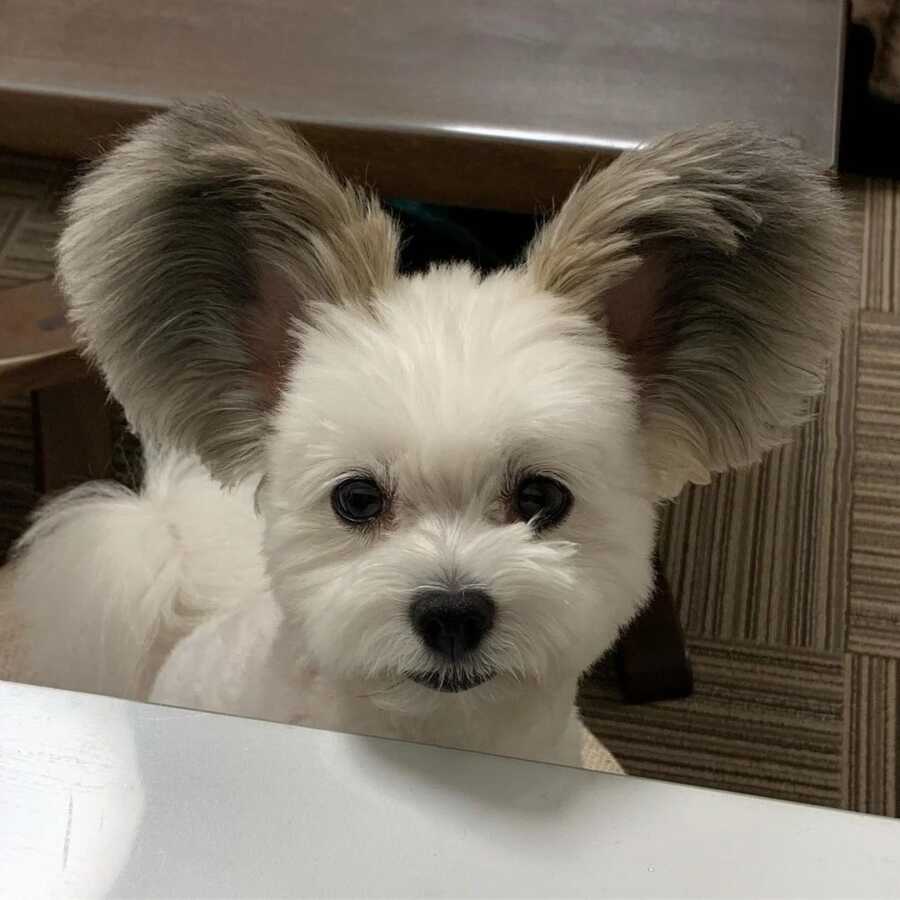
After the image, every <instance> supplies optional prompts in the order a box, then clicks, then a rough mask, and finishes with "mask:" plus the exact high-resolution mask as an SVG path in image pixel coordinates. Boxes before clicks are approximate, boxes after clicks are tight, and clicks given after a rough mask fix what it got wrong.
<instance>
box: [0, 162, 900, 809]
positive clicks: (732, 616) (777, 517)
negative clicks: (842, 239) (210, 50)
mask: <svg viewBox="0 0 900 900" xmlns="http://www.w3.org/2000/svg"><path fill="white" fill-rule="evenodd" d="M65 175H66V172H65V170H64V169H62V168H60V167H58V166H56V165H54V164H48V163H42V162H38V161H28V160H22V159H12V158H5V159H4V158H2V157H0V288H2V287H3V286H8V285H13V284H18V283H21V282H23V281H26V280H29V279H33V278H39V277H43V276H44V275H45V274H46V273H48V272H49V270H50V265H51V260H50V247H51V244H52V238H53V235H54V234H55V232H56V221H57V220H56V216H55V214H54V208H55V202H56V198H57V197H58V193H59V187H60V185H61V184H62V183H63V180H64V178H65ZM845 192H846V195H847V198H848V200H849V203H850V207H851V211H852V216H851V218H852V222H851V225H850V227H851V228H852V230H853V240H854V241H855V242H856V245H857V246H858V249H859V260H860V267H859V309H858V311H857V312H856V313H855V314H854V316H853V321H852V323H851V327H850V328H849V329H848V331H847V334H846V337H845V340H844V343H843V347H842V350H841V353H840V356H839V358H838V359H837V360H836V362H835V365H834V367H833V370H832V373H831V377H830V380H829V384H828V390H827V392H826V394H825V396H824V397H823V398H822V400H821V401H820V403H819V404H818V406H817V415H816V417H815V418H814V419H813V421H812V422H811V423H810V424H809V425H807V426H806V427H805V428H804V429H802V431H801V432H800V433H799V434H798V435H797V438H796V439H795V440H794V441H793V442H792V443H791V444H789V445H787V446H785V447H783V448H781V449H780V450H778V451H776V452H774V453H772V454H770V455H769V457H768V458H767V459H766V460H765V462H764V463H763V464H762V465H759V466H757V467H755V468H752V469H749V470H747V471H744V472H739V473H731V474H728V475H724V476H722V477H720V478H717V479H715V480H714V481H713V483H712V484H710V485H708V486H705V487H693V488H690V489H688V490H686V491H685V492H684V493H683V494H682V496H681V497H679V499H678V500H677V501H676V502H674V503H672V504H670V505H669V506H668V507H667V508H666V509H665V510H664V512H663V516H662V522H661V548H662V553H663V558H664V561H665V565H666V569H667V572H668V575H669V578H670V580H671V584H672V587H673V590H674V593H675V595H676V598H677V600H678V602H679V604H680V612H681V617H682V621H683V623H684V626H685V629H686V631H687V634H688V638H689V644H690V650H691V654H692V659H693V664H694V668H695V681H696V691H695V694H694V696H693V697H691V698H690V699H689V700H685V701H678V702H671V703H660V704H655V705H651V706H626V705H624V704H622V703H621V702H620V700H619V698H618V695H617V692H616V688H615V684H614V683H613V682H612V681H611V680H610V679H609V678H608V677H606V676H604V675H603V674H602V673H598V674H596V675H593V676H591V677H590V678H588V679H587V680H586V682H585V684H584V686H583V690H582V693H581V706H582V710H583V713H584V716H585V718H586V721H587V722H588V724H589V726H590V727H591V729H592V730H593V731H594V732H595V733H596V734H597V735H598V736H599V737H600V738H601V739H602V740H603V741H604V743H606V744H607V745H608V746H609V747H610V749H611V750H613V752H614V753H616V754H617V756H618V757H619V758H620V760H621V761H622V763H623V765H624V766H625V768H626V769H627V770H628V771H629V772H632V773H633V774H639V775H646V776H651V777H658V778H664V779H668V780H673V781H680V782H685V783H690V784H698V785H706V786H709V787H717V788H724V789H729V790H739V791H744V792H749V793H755V794H761V795H765V796H769V797H777V798H782V799H788V800H800V801H804V802H810V803H816V804H821V805H824V806H833V807H845V808H850V809H856V810H860V811H865V812H871V813H879V814H883V815H891V816H896V815H898V813H900V807H898V803H900V798H898V789H900V777H898V766H900V755H898V714H897V710H898V700H900V672H898V670H900V249H898V244H900V189H898V184H897V183H895V182H891V181H884V180H877V179H870V180H868V181H861V180H860V181H848V182H847V183H846V184H845ZM0 314H2V307H0ZM34 476H35V472H34V464H33V437H32V434H31V415H30V406H29V403H28V401H27V399H26V398H22V399H20V400H17V401H12V402H8V403H5V404H2V405H0V553H2V551H3V549H4V548H5V546H8V544H9V542H10V540H12V538H13V536H14V535H15V534H16V533H17V532H18V530H19V529H20V528H21V526H22V522H23V517H24V515H25V514H26V512H27V510H28V509H29V508H30V506H31V505H32V504H33V502H34V500H35V496H34V489H33V484H34Z"/></svg>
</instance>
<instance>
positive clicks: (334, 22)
mask: <svg viewBox="0 0 900 900" xmlns="http://www.w3.org/2000/svg"><path fill="white" fill-rule="evenodd" d="M843 23H844V3H843V2H842V0H792V2H790V3H784V2H781V0H758V2H753V3H748V2H745V0H678V2H676V0H604V2H599V0H493V2H490V3H488V2H483V0H456V2H453V3H441V4H439V3H427V2H423V0H385V2H377V3H376V2H363V0H341V2H325V0H267V2H259V0H217V2H215V3H213V2H209V0H206V2H199V0H159V2H154V3H147V4H132V3H120V2H115V0H5V2H3V3H2V4H0V47H2V48H3V50H2V52H0V146H5V147H7V148H10V149H14V150H19V151H25V152H31V153H45V154H53V155H62V156H90V155H93V154H95V153H96V152H97V149H98V148H99V147H100V146H102V145H103V144H104V142H105V141H107V140H108V138H109V136H110V134H111V133H114V132H115V131H116V130H117V129H118V128H120V127H121V126H123V125H126V124H128V123H130V122H133V121H134V120H135V119H136V118H139V117H140V116H142V115H144V114H146V112H147V111H148V110H149V109H156V108H160V107H162V106H164V105H166V104H167V103H168V102H170V101H171V99H172V98H174V97H197V96H202V95H205V94H209V93H211V92H213V93H220V94H227V95H230V96H233V97H235V98H236V99H238V100H241V101H244V102H246V103H248V104H252V105H254V106H257V107H259V108H262V109H264V110H266V111H268V112H271V113H274V114H276V115H278V116H279V117H281V118H283V119H285V120H287V121H290V122H292V123H294V124H296V125H297V126H298V127H301V128H302V129H303V131H304V133H306V134H307V135H308V136H309V137H310V138H311V140H312V141H313V143H314V144H316V145H317V146H318V147H319V148H320V149H322V150H323V151H324V152H326V153H327V155H328V156H329V157H330V158H331V160H332V162H333V163H334V164H335V165H336V166H337V167H338V168H339V169H341V170H343V171H345V172H346V174H349V175H353V176H356V177H359V176H360V175H363V176H365V179H366V180H367V181H368V182H369V183H370V184H372V185H373V186H375V187H377V188H379V189H380V190H381V191H382V192H384V193H385V194H388V195H395V196H407V197H415V198H417V199H422V200H434V201H440V202H455V203H463V204H475V205H483V206H488V205H490V206H495V207H498V208H507V209H521V210H529V211H530V210H533V209H534V208H535V206H541V205H546V204H548V203H549V202H551V201H552V200H553V199H554V198H558V197H559V195H560V194H561V193H563V192H564V191H565V190H566V189H567V188H568V187H569V186H570V185H571V183H572V181H573V180H574V178H575V177H576V175H577V173H578V171H579V170H580V169H581V168H582V166H583V165H584V164H585V162H586V161H587V160H588V159H590V158H591V157H592V156H594V155H597V154H599V155H600V156H609V155H612V154H615V153H617V152H619V151H620V150H621V149H622V148H624V147H628V146H632V145H633V144H634V143H636V142H639V141H642V140H646V139H648V138H650V137H652V136H654V135H656V134H659V133H661V132H664V131H667V130H671V129H674V128H680V127H685V126H688V125H693V124H697V123H708V122H712V121H720V120H723V119H740V120H753V121H756V122H758V123H759V124H761V125H762V126H764V127H765V128H767V129H768V130H770V131H772V132H775V133H778V134H782V135H789V136H791V137H793V138H794V139H796V141H797V142H798V143H800V144H802V145H803V146H804V147H805V148H806V149H807V150H808V151H809V152H810V153H812V154H813V155H815V156H817V157H818V158H820V159H821V160H822V161H823V163H824V164H825V165H831V164H832V163H833V162H834V158H835V143H836V134H837V109H838V100H839V85H840V62H839V60H840V53H841V47H842V39H843Z"/></svg>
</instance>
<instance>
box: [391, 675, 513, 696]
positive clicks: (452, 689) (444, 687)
mask: <svg viewBox="0 0 900 900" xmlns="http://www.w3.org/2000/svg"><path fill="white" fill-rule="evenodd" d="M496 674H497V673H496V672H482V673H478V674H475V673H472V672H441V671H434V672H411V673H410V674H408V675H407V676H406V677H407V678H409V680H410V681H414V682H415V683H416V684H420V685H422V687H427V688H431V690H433V691H441V692H442V693H444V694H458V693H460V692H461V691H470V690H472V688H476V687H478V685H480V684H484V683H485V682H486V681H490V680H491V679H492V678H493V677H494V676H495V675H496Z"/></svg>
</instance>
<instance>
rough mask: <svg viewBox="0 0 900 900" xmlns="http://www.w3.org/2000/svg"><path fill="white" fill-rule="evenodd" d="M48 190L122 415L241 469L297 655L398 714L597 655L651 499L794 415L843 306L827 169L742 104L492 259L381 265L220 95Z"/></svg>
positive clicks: (154, 436)
mask: <svg viewBox="0 0 900 900" xmlns="http://www.w3.org/2000/svg"><path fill="white" fill-rule="evenodd" d="M148 173H150V174H148ZM68 217H69V218H68V225H67V228H66V231H65V233H64V235H63V238H62V240H61V242H60V274H61V277H62V281H63V285H64V287H65V289H66V292H67V294H68V296H69V299H70V310H71V314H72V317H73V319H74V320H75V322H76V323H77V324H78V326H79V329H80V333H81V336H82V338H83V339H84V341H85V343H86V344H87V346H88V348H89V349H90V350H91V352H92V353H93V354H94V355H95V356H96V357H97V359H98V360H99V362H100V364H101V366H102V367H103V369H104V372H105V374H106V376H107V379H108V381H109V384H110V387H111V389H112V391H113V393H115V394H116V395H117V396H118V398H119V399H120V400H121V401H122V403H123V405H124V406H125V409H126V412H127V413H128V415H129V419H130V421H131V422H132V424H133V425H134V426H135V427H136V428H137V430H138V431H139V432H140V433H141V434H142V436H144V437H145V438H148V439H151V440H154V441H161V442H164V443H168V444H174V445H176V446H180V447H182V448H184V449H185V450H189V451H192V452H196V453H198V454H199V455H200V456H201V457H202V458H203V459H204V461H205V462H206V463H207V465H208V466H209V468H210V470H211V472H212V473H213V474H214V475H215V476H216V477H218V478H220V479H221V480H222V481H223V482H224V483H233V482H235V481H237V480H240V479H243V478H248V477H253V478H259V477H260V476H265V477H264V480H263V484H262V487H261V490H260V492H259V509H260V513H261V514H262V515H263V516H264V517H265V522H266V546H265V553H266V557H267V563H268V566H269V571H270V575H271V579H272V586H273V589H274V592H275V595H276V597H277V598H278V600H279V601H280V602H281V604H282V606H283V607H284V609H285V612H286V616H287V629H288V634H289V636H290V637H291V640H292V641H293V645H294V646H295V647H296V652H297V654H298V656H302V657H303V659H304V660H305V661H306V662H309V661H312V662H313V663H314V664H315V665H316V666H318V667H319V668H320V669H322V670H323V671H326V672H328V673H329V674H330V675H331V676H332V677H334V678H340V679H343V680H346V681H350V682H352V683H353V684H354V685H356V687H357V689H358V692H359V693H362V694H368V695H371V696H372V697H373V698H374V699H377V700H378V702H380V703H383V704H384V705H388V706H393V707H395V708H396V709H398V710H404V711H406V712H411V713H414V714H423V713H428V712H429V711H433V710H435V709H439V708H440V706H439V705H440V704H441V703H444V702H447V703H450V702H453V703H472V704H474V703H480V702H488V701H491V702H494V701H497V700H502V698H504V697H508V696H510V695H511V693H513V692H515V691H522V690H529V689H532V688H533V687H534V686H535V685H536V684H541V683H547V682H552V681H553V680H555V679H560V678H572V677H574V676H575V675H577V673H579V672H580V671H582V670H583V669H584V668H585V667H586V666H587V665H588V664H589V663H590V662H591V661H592V660H593V659H594V658H596V657H597V656H598V655H600V653H601V652H602V651H603V650H604V649H605V648H606V647H607V646H608V645H609V644H610V643H611V642H612V640H613V639H614V637H615V636H616V633H617V630H618V629H619V628H620V627H621V626H622V625H624V624H625V623H626V622H627V621H628V619H629V618H630V617H631V616H632V615H633V614H634V612H635V611H636V610H637V608H638V606H639V604H640V602H641V600H642V599H643V598H644V597H645V596H646V594H647V591H648V589H649V585H650V562H649V560H650V554H651V548H652V538H653V504H654V502H655V501H656V500H657V499H659V498H662V497H666V496H672V495H674V494H675V493H677V491H678V490H679V489H680V488H681V486H682V485H683V484H684V483H685V482H686V481H689V480H694V481H702V480H705V479H706V478H708V475H709V473H710V472H713V471H717V470H721V469H724V468H727V467H728V466H733V465H739V464H742V463H746V462H750V461H753V460H755V459H756V458H758V457H759V455H760V454H761V453H762V452H763V451H764V450H765V449H767V448H768V447H770V446H772V445H773V444H774V443H776V442H777V441H778V440H779V439H781V438H782V436H783V434H784V432H785V430H786V429H787V428H789V427H790V426H791V425H793V424H794V423H795V422H797V421H799V420H800V419H801V418H802V416H803V413H804V411H805V408H806V399H807V398H808V396H809V395H810V394H812V393H814V392H815V391H816V390H817V389H818V387H819V384H820V377H821V374H822V371H823V368H824V366H825V363H826V361H827V359H828V357H829V354H830V350H831V347H832V346H833V344H834V342H835V340H836V337H837V334H838V332H839V324H840V320H841V318H842V311H843V307H844V305H845V298H844V297H843V296H842V290H843V282H842V277H841V276H842V274H843V272H844V271H845V269H844V266H843V262H842V259H843V252H842V251H843V240H842V234H841V232H842V228H841V219H840V215H839V205H838V204H837V202H836V201H835V199H834V197H833V196H832V194H831V192H830V190H829V188H828V186H827V184H826V183H825V182H824V181H823V180H822V179H821V178H820V177H819V176H818V175H817V174H816V173H815V172H814V170H812V169H811V168H810V167H809V165H808V164H807V163H806V162H805V161H804V160H803V159H802V158H801V157H799V156H798V155H797V154H796V153H795V152H794V151H792V150H790V149H789V148H786V147H784V146H782V145H780V144H778V143H777V142H774V141H770V140H768V139H766V138H764V137H763V136H761V135H760V134H758V133H757V132H755V131H752V130H748V129H742V128H722V129H706V130H701V131H695V132H687V133H684V134H682V135H675V136H672V137H670V138H668V139H666V140H664V141H661V142H660V143H658V144H656V145H654V146H652V147H649V148H646V149H643V150H639V151H635V152H633V153H630V154H626V155H624V156H622V157H621V158H620V159H619V160H617V161H616V162H615V163H613V164H612V165H611V166H610V167H609V168H608V169H606V170H605V171H602V172H598V173H596V174H594V175H593V176H592V177H590V178H588V179H586V180H585V181H583V182H582V183H581V184H580V185H579V186H577V187H576V188H575V190H574V191H573V193H572V195H571V196H570V197H569V199H568V200H567V201H566V203H565V204H564V205H563V207H562V208H561V209H560V211H559V213H558V215H557V216H556V217H555V218H553V219H552V220H551V221H550V222H548V223H547V224H546V225H545V226H544V228H543V229H542V230H541V232H540V233H539V234H538V236H537V238H536V239H535V241H534V243H533V244H532V246H531V247H530V248H529V250H528V252H527V253H526V255H525V256H524V258H523V261H522V265H521V266H520V267H519V268H517V269H515V270H509V271H504V272H500V273H497V274H494V275H491V276H488V277H481V276H477V275H476V274H474V273H473V272H472V271H471V270H469V269H468V268H466V267H464V266H456V267H450V268H445V269H435V270H433V271H431V272H430V273H428V274H425V275H422V276H418V277H414V278H401V277H400V276H399V275H398V274H397V251H398V235H397V233H396V229H395V226H394V224H393V223H392V221H391V220H390V219H389V218H388V217H387V216H386V215H385V214H384V212H383V211H382V210H381V209H380V208H379V207H378V206H377V204H375V203H374V202H373V201H371V200H369V199H368V198H367V197H365V196H364V195H363V194H361V193H360V192H358V191H355V190H353V189H352V188H349V187H347V186H345V185H343V184H342V183H340V182H339V181H338V180H337V179H336V178H335V177H334V176H333V175H332V174H331V173H330V172H329V171H328V170H327V169H325V168H324V166H322V164H321V163H320V162H319V161H318V160H317V159H316V158H315V156H314V155H313V154H312V152H311V151H310V150H309V148H308V147H306V146H305V145H303V144H301V143H299V142H298V141H297V140H296V139H295V138H294V137H293V136H292V135H291V134H289V133H288V132H287V131H285V130H283V129H281V128H280V127H278V126H276V125H274V124H273V123H271V122H268V121H266V120H265V119H263V118H261V117H258V116H254V115H251V114H248V113H243V112H240V111H238V110H235V109H234V108H232V107H229V106H227V105H222V104H215V105H206V106H197V107H180V108H178V109H176V110H175V111H173V112H170V113H167V114H165V115H163V116H160V117H157V118H156V119H154V120H152V121H151V122H149V123H147V124H146V125H144V126H142V127H141V128H139V129H137V130H136V131H135V132H134V133H133V135H132V136H131V138H130V139H129V140H128V141H126V142H125V143H124V144H123V145H122V146H121V147H119V148H118V149H117V150H115V151H114V152H113V153H112V154H110V155H109V157H108V158H107V159H106V160H105V161H104V162H103V163H102V164H101V165H100V166H99V167H98V168H97V169H96V170H95V171H94V172H93V173H92V174H91V175H89V176H88V177H87V178H86V179H85V180H84V182H83V183H82V185H81V187H80V188H79V190H78V191H77V192H76V194H75V195H74V197H73V200H72V203H71V204H70V207H69V211H68ZM450 698H452V699H450Z"/></svg>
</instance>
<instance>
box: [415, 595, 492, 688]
mask: <svg viewBox="0 0 900 900" xmlns="http://www.w3.org/2000/svg"><path fill="white" fill-rule="evenodd" d="M495 615H496V608H495V606H494V601H493V600H492V599H491V596H490V594H488V593H486V592H485V591H482V590H479V589H477V588H461V589H459V590H429V591H420V592H419V593H418V594H416V596H415V597H414V598H413V602H412V604H411V605H410V607H409V618H410V622H411V623H412V627H413V630H414V631H415V632H416V633H417V634H418V635H419V637H420V638H421V639H422V642H423V643H424V644H425V646H426V647H428V649H429V650H431V651H432V652H433V653H434V654H435V655H436V656H438V657H440V658H441V659H442V660H444V661H446V662H447V663H449V664H450V665H449V666H448V667H447V668H446V669H443V668H441V669H437V670H435V671H432V672H416V673H411V674H410V675H409V678H411V679H412V680H413V681H415V682H416V683H417V684H421V685H424V686H425V687H430V688H432V689H433V690H436V691H446V692H454V693H455V692H457V691H467V690H469V689H470V688H473V687H477V686H478V685H479V684H483V683H484V682H485V681H487V680H488V679H490V678H493V676H494V673H493V672H487V673H480V674H474V673H471V672H463V671H461V670H460V669H459V668H458V666H459V664H460V663H462V662H463V661H464V660H465V659H466V658H467V657H470V656H471V654H472V653H473V652H474V651H475V650H476V649H477V648H478V645H479V644H480V643H481V641H482V640H483V639H484V637H485V635H486V634H487V633H488V632H489V631H490V630H491V628H492V627H493V624H494V617H495Z"/></svg>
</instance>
